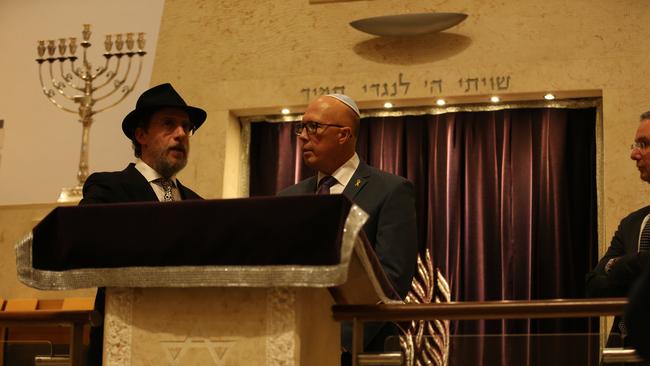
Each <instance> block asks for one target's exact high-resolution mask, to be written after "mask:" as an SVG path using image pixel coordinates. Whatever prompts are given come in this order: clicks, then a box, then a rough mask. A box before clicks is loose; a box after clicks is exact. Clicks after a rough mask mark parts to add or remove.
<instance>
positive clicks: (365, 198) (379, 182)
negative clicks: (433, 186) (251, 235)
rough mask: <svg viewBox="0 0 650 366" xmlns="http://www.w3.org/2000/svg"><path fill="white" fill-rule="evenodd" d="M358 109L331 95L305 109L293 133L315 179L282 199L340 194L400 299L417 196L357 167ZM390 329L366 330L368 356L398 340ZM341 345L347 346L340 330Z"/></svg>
mask: <svg viewBox="0 0 650 366" xmlns="http://www.w3.org/2000/svg"><path fill="white" fill-rule="evenodd" d="M359 118H360V114H359V109H358V107H357V105H356V103H355V102H354V101H353V100H352V99H351V98H350V97H348V96H346V95H342V94H330V95H326V96H322V97H320V98H318V99H316V100H314V101H313V102H311V103H310V104H309V106H308V107H307V110H306V111H305V114H304V115H303V117H302V121H301V122H299V123H296V125H295V132H296V134H297V135H298V139H299V141H300V143H301V144H302V156H303V160H304V162H305V164H306V165H307V166H309V167H310V168H312V169H314V170H315V171H317V175H316V176H313V177H311V178H308V179H306V180H304V181H301V182H299V183H298V184H296V185H293V186H290V187H288V188H286V189H284V190H283V191H281V192H280V193H279V195H280V196H288V195H306V194H314V193H321V194H322V193H330V194H341V193H342V194H344V195H345V196H347V197H348V198H349V199H350V200H351V201H352V202H354V203H355V204H357V205H358V206H359V207H361V208H362V209H363V210H364V211H366V212H367V213H368V214H369V219H368V221H367V222H366V224H365V225H364V227H363V229H364V232H365V234H366V236H367V237H368V240H369V241H370V243H371V245H372V246H373V248H374V249H375V252H376V254H377V256H378V258H379V261H380V262H381V264H382V267H383V268H384V271H385V272H386V274H387V275H388V278H389V279H390V280H391V282H392V284H393V287H394V288H395V290H397V292H398V293H399V295H400V296H401V297H402V298H404V297H405V296H406V294H407V293H408V290H409V288H410V286H411V281H412V278H413V275H414V273H415V270H416V262H417V254H418V243H417V228H416V214H415V198H414V197H415V190H414V187H413V184H412V183H411V182H409V181H408V180H406V179H404V178H402V177H399V176H396V175H393V174H389V173H386V172H382V171H380V170H378V169H375V168H373V167H371V166H369V165H367V164H366V163H364V162H362V161H360V159H359V156H358V155H357V153H356V141H357V136H358V134H359ZM396 333H397V332H396V329H395V328H394V327H393V326H392V325H389V324H383V325H381V326H378V325H375V326H372V325H370V326H366V328H365V330H364V344H365V349H366V350H367V351H383V343H384V339H385V338H386V337H387V336H389V335H393V334H396ZM342 345H343V346H344V347H346V348H348V347H350V345H351V332H350V328H349V327H347V326H344V327H343V332H342Z"/></svg>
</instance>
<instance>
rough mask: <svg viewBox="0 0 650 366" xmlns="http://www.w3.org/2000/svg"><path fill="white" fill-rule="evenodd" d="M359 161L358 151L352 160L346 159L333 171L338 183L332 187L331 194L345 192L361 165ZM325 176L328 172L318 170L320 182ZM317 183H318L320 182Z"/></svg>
mask: <svg viewBox="0 0 650 366" xmlns="http://www.w3.org/2000/svg"><path fill="white" fill-rule="evenodd" d="M359 161H360V160H359V155H357V153H354V155H352V157H351V158H350V160H348V161H346V162H345V163H344V164H343V165H341V166H340V167H339V168H338V169H336V170H335V171H334V173H332V177H334V178H336V184H335V185H333V186H332V187H330V194H340V193H343V190H344V189H345V186H347V185H348V182H350V179H352V175H354V172H355V171H356V170H357V168H358V167H359ZM323 177H327V174H324V173H321V172H318V176H317V178H318V182H320V180H321V179H322V178H323ZM316 185H318V183H317V184H316Z"/></svg>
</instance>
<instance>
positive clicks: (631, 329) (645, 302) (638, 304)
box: [625, 266, 650, 360]
mask: <svg viewBox="0 0 650 366" xmlns="http://www.w3.org/2000/svg"><path fill="white" fill-rule="evenodd" d="M625 324H626V326H627V330H628V338H627V340H628V341H629V343H630V344H631V345H632V346H634V348H636V350H637V351H638V352H639V354H640V355H641V356H642V357H643V358H645V359H646V360H650V266H648V267H646V269H645V272H644V274H643V276H641V278H640V279H639V281H638V282H637V283H636V285H635V286H634V288H633V289H632V291H631V292H630V302H629V304H628V305H627V308H626V309H625Z"/></svg>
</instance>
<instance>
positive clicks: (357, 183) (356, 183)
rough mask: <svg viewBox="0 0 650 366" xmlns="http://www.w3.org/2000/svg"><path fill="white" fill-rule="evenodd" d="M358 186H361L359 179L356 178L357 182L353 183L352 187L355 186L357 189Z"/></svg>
mask: <svg viewBox="0 0 650 366" xmlns="http://www.w3.org/2000/svg"><path fill="white" fill-rule="evenodd" d="M360 185H361V179H358V178H357V181H356V182H354V186H355V187H358V186H360Z"/></svg>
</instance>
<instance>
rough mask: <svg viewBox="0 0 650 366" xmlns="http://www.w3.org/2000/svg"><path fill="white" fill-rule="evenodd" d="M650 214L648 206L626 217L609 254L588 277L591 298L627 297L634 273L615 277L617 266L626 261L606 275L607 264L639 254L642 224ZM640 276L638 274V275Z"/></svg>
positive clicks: (608, 250) (618, 263)
mask: <svg viewBox="0 0 650 366" xmlns="http://www.w3.org/2000/svg"><path fill="white" fill-rule="evenodd" d="M649 213H650V206H646V207H644V208H642V209H639V210H637V211H635V212H632V213H631V214H629V215H628V216H626V217H625V218H624V219H623V220H621V223H620V224H619V225H618V229H616V233H614V237H613V238H612V241H611V243H610V245H609V248H608V249H607V253H605V255H604V256H603V258H602V259H601V260H600V261H599V262H598V264H597V265H596V267H595V268H594V269H593V271H591V272H589V273H588V274H587V277H586V293H587V296H589V297H621V296H627V292H628V290H629V287H630V286H631V285H632V281H633V278H632V279H630V277H634V275H633V273H629V274H628V276H614V275H615V274H616V273H615V272H619V271H615V270H614V268H615V267H616V266H617V265H626V264H629V263H624V262H625V261H618V262H616V264H615V265H614V267H613V269H612V271H611V272H610V273H609V274H607V273H605V265H606V264H607V262H608V261H609V260H610V259H612V258H616V257H630V256H634V255H636V253H638V243H639V232H640V230H641V224H643V219H644V218H645V216H646V215H648V214H649ZM637 275H638V273H637Z"/></svg>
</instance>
